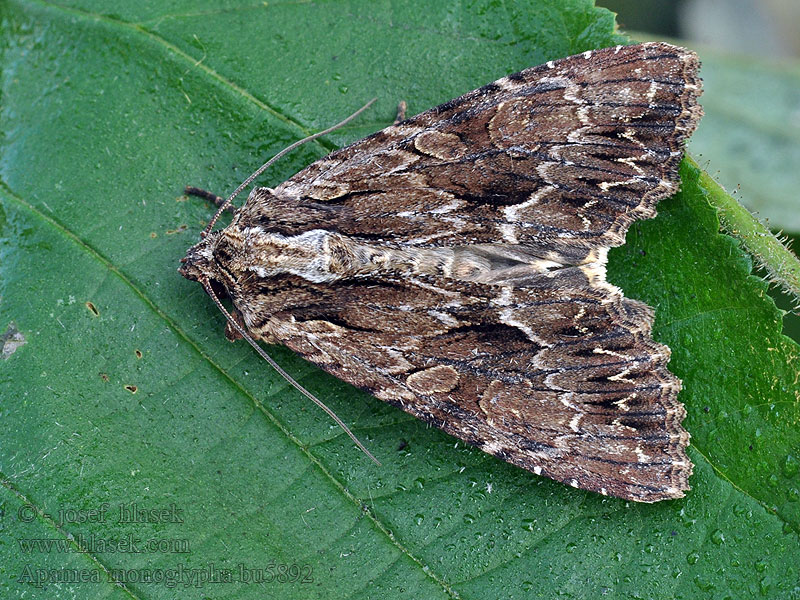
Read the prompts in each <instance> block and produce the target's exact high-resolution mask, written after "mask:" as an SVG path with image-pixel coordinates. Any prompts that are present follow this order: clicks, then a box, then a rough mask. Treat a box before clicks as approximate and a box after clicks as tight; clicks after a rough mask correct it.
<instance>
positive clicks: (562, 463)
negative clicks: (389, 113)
mask: <svg viewBox="0 0 800 600" xmlns="http://www.w3.org/2000/svg"><path fill="white" fill-rule="evenodd" d="M697 70H698V61H697V57H696V56H695V54H693V53H692V52H689V51H687V50H684V49H682V48H677V47H675V46H672V45H669V44H666V43H647V44H639V45H632V46H618V47H615V48H606V49H604V50H597V51H590V52H584V53H583V54H579V55H576V56H571V57H568V58H565V59H562V60H556V61H551V62H548V63H547V64H545V65H541V66H538V67H533V68H530V69H526V70H524V71H521V72H520V73H515V74H513V75H509V76H508V77H504V78H502V79H499V80H497V81H495V82H494V83H490V84H489V85H486V86H484V87H482V88H480V89H477V90H474V91H472V92H469V93H467V94H465V95H464V96H461V97H460V98H457V99H455V100H452V101H450V102H447V103H445V104H442V105H441V106H437V107H436V108H432V109H430V110H428V111H426V112H424V113H422V114H419V115H417V116H416V117H413V118H410V119H407V120H405V121H402V122H399V123H396V124H395V125H392V126H390V127H387V128H386V129H383V130H381V131H379V132H377V133H375V134H373V135H371V136H369V137H367V138H364V139H362V140H360V141H358V142H355V143H354V144H352V145H351V146H348V147H346V148H343V149H341V150H338V151H336V152H333V153H332V154H330V155H329V156H327V157H325V158H323V159H321V160H318V161H317V162H315V163H313V164H311V165H310V166H308V167H307V168H305V169H303V170H302V171H300V172H299V173H297V174H296V175H295V176H294V177H292V178H291V179H289V180H288V181H285V182H284V183H282V184H280V185H279V186H277V187H275V188H274V189H270V188H263V187H262V188H256V189H254V190H253V191H252V193H251V194H250V197H249V198H248V200H247V203H246V204H245V206H244V207H242V208H241V209H239V210H238V211H236V213H235V215H234V217H233V220H232V222H231V224H230V225H228V226H227V227H226V228H225V229H223V230H219V231H214V232H211V233H209V234H208V235H207V236H206V237H205V238H204V239H203V240H202V241H201V242H200V243H199V244H197V245H195V246H194V247H192V248H191V249H190V250H189V251H188V253H187V256H186V258H185V259H184V265H183V266H182V268H181V272H182V274H183V275H185V276H186V277H188V278H189V279H193V280H198V281H201V282H203V283H204V285H205V286H206V289H207V290H208V291H209V292H210V293H213V292H216V293H217V294H219V295H224V296H227V297H229V298H230V299H231V301H232V304H233V311H232V313H233V314H232V321H233V326H231V322H230V321H229V325H228V333H229V337H240V335H241V333H243V332H244V331H246V332H247V333H249V335H250V336H252V337H253V338H255V339H258V340H263V341H265V342H267V343H269V344H283V345H285V346H288V347H289V348H291V349H292V350H294V351H295V352H297V353H299V354H300V355H302V356H303V357H305V358H306V359H308V360H310V361H311V362H313V363H315V364H317V365H319V366H320V367H322V368H323V369H325V370H326V371H328V372H330V373H332V374H334V375H336V376H337V377H340V378H341V379H343V380H345V381H348V382H350V383H352V384H354V385H356V386H358V387H360V388H362V389H365V390H368V391H369V392H370V393H372V394H374V395H375V396H377V397H378V398H380V399H381V400H385V401H387V402H389V403H391V404H393V405H395V406H398V407H400V408H402V409H403V410H405V411H407V412H409V413H411V414H412V415H414V416H416V417H418V418H420V419H422V420H424V421H426V422H428V423H430V424H432V425H435V426H436V427H439V428H441V429H443V430H444V431H446V432H447V433H449V434H451V435H453V436H456V437H457V438H460V439H462V440H464V441H465V442H467V443H469V444H473V445H475V446H477V447H479V448H481V449H482V450H484V451H486V452H488V453H490V454H493V455H495V456H497V457H499V458H502V459H503V460H506V461H508V462H510V463H513V464H515V465H518V466H520V467H522V468H524V469H528V470H530V471H533V472H534V473H536V474H539V475H544V476H547V477H551V478H553V479H556V480H558V481H562V482H565V483H567V484H570V485H572V486H575V487H578V488H583V489H587V490H592V491H595V492H599V493H601V494H608V495H611V496H618V497H621V498H627V499H630V500H636V501H641V502H654V501H657V500H663V499H667V498H677V497H680V496H683V493H684V491H685V490H687V489H688V488H689V486H688V483H687V479H688V477H689V475H690V473H691V470H692V464H691V462H690V461H689V459H688V457H687V455H686V446H687V445H688V441H689V434H688V433H687V432H686V431H685V430H684V428H683V427H682V425H681V421H682V420H683V418H684V416H685V410H684V408H683V405H682V404H681V403H680V402H679V401H678V400H677V395H678V391H679V389H680V381H679V380H678V379H677V378H676V377H675V376H674V375H672V374H671V373H670V372H669V371H668V370H667V362H668V361H669V357H670V351H669V348H667V347H666V346H664V345H662V344H659V343H657V342H655V341H653V339H652V337H651V325H652V321H653V310H652V309H651V308H650V307H649V306H647V305H645V304H643V303H642V302H639V301H636V300H631V299H628V298H625V297H624V296H623V294H622V292H621V291H620V290H619V289H618V288H617V287H615V286H614V285H611V284H609V283H608V282H607V281H606V268H605V267H606V255H607V252H608V249H609V248H610V247H612V246H619V245H621V244H623V243H624V241H625V233H626V231H627V229H628V227H629V226H630V224H631V223H632V222H633V221H635V220H637V219H647V218H651V217H653V216H655V214H656V203H657V202H658V201H659V200H660V199H662V198H665V197H666V196H669V195H671V194H673V193H675V192H676V191H677V189H678V186H679V182H680V180H679V176H678V165H679V163H680V160H681V155H682V152H683V146H684V142H685V140H686V139H687V137H688V136H689V135H691V133H692V132H693V131H694V129H695V127H696V125H697V122H698V119H699V118H700V116H701V114H702V110H701V108H700V106H699V105H698V103H697V97H698V96H699V94H700V92H701V85H700V79H699V78H698V75H697ZM220 306H221V305H220Z"/></svg>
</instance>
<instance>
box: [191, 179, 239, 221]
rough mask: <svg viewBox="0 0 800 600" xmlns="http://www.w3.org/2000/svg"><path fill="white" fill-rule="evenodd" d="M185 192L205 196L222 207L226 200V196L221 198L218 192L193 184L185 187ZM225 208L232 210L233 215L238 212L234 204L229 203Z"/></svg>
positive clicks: (199, 196)
mask: <svg viewBox="0 0 800 600" xmlns="http://www.w3.org/2000/svg"><path fill="white" fill-rule="evenodd" d="M183 193H184V194H187V195H188V196H197V197H198V198H203V199H205V200H208V201H210V202H213V203H214V205H215V206H217V207H220V206H222V204H223V202H225V198H220V197H219V196H217V195H216V194H214V193H212V192H209V191H208V190H202V189H200V188H196V187H193V186H191V185H187V186H186V187H185V188H184V189H183ZM225 210H227V211H228V212H230V213H231V214H232V215H235V214H236V211H237V208H236V207H235V206H233V204H229V205H228V206H226V207H225Z"/></svg>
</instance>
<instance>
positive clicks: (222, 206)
mask: <svg viewBox="0 0 800 600" xmlns="http://www.w3.org/2000/svg"><path fill="white" fill-rule="evenodd" d="M376 100H377V98H373V99H372V100H370V101H369V102H367V103H366V104H365V105H364V106H362V107H361V108H359V109H358V110H357V111H356V112H354V113H353V114H352V115H350V116H349V117H347V118H346V119H344V120H343V121H339V122H338V123H336V125H333V126H331V127H328V128H327V129H325V130H323V131H320V132H318V133H314V134H312V135H309V136H308V137H304V138H303V139H302V140H297V141H296V142H295V143H293V144H291V145H289V146H287V147H286V148H284V149H283V150H281V151H280V152H278V153H277V154H276V155H275V156H273V157H272V158H270V159H269V160H268V161H267V162H265V163H264V164H263V165H261V166H260V167H259V168H258V169H256V170H255V172H254V173H253V174H252V175H250V177H248V178H247V179H245V180H244V181H243V182H242V183H241V184H240V185H239V187H237V188H236V189H235V190H234V192H233V193H232V194H231V195H230V196H228V198H227V200H225V202H223V203H222V204H220V206H219V209H218V210H217V212H216V214H215V215H214V217H213V218H212V219H211V221H210V222H209V223H208V225H207V226H206V228H205V229H204V230H203V233H201V234H200V237H203V238H204V237H206V236H207V235H208V232H209V231H211V228H212V227H214V224H215V223H216V222H217V219H219V216H220V215H221V214H222V213H223V211H224V210H225V209H227V208H228V206H230V204H231V202H233V199H234V198H236V196H238V195H239V193H240V192H241V191H242V190H243V189H244V188H246V187H247V186H248V185H250V184H251V183H252V182H253V180H254V179H255V178H256V177H258V176H259V175H261V174H262V173H263V172H264V171H266V170H267V168H268V167H269V166H270V165H271V164H272V163H274V162H275V161H276V160H278V159H279V158H280V157H281V156H283V155H284V154H286V153H287V152H291V151H292V150H294V149H295V148H297V147H298V146H302V145H303V144H305V143H306V142H310V141H311V140H315V139H317V138H318V137H322V136H323V135H326V134H328V133H330V132H331V131H334V130H336V129H339V127H342V126H344V125H347V124H348V123H349V122H350V121H352V120H353V119H355V118H356V117H357V116H358V115H360V114H361V113H362V112H364V111H365V110H367V109H368V108H369V107H370V106H372V105H373V103H374V102H375V101H376Z"/></svg>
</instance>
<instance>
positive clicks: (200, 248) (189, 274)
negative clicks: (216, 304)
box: [178, 231, 236, 297]
mask: <svg viewBox="0 0 800 600" xmlns="http://www.w3.org/2000/svg"><path fill="white" fill-rule="evenodd" d="M223 234H224V232H223V231H212V232H211V233H209V234H208V235H207V236H206V237H205V238H203V239H202V240H201V241H200V242H198V243H197V244H195V245H194V246H192V247H191V248H189V250H187V251H186V256H185V257H183V258H182V259H181V266H180V268H179V269H178V273H180V274H181V275H183V276H184V277H186V279H189V280H191V281H199V282H200V283H203V282H204V281H207V282H208V283H209V284H211V286H212V287H213V288H214V291H215V293H216V294H217V295H218V296H219V297H225V296H231V297H232V296H233V294H232V293H231V292H232V291H233V289H234V288H235V287H236V281H235V279H234V278H233V276H232V274H231V272H230V269H229V266H230V265H229V264H226V263H228V262H229V261H230V256H229V255H228V253H227V252H225V251H223V250H221V248H220V246H224V244H221V243H220V242H221V241H222V238H223Z"/></svg>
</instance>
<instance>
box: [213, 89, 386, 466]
mask: <svg viewBox="0 0 800 600" xmlns="http://www.w3.org/2000/svg"><path fill="white" fill-rule="evenodd" d="M370 104H371V102H370ZM367 106H369V104H368V105H367ZM364 108H366V106H365V107H364ZM361 110H364V109H363V108H362V109H361ZM359 112H360V111H359ZM356 114H358V113H356ZM353 116H355V114H354V115H352V116H351V117H350V118H352V117H353ZM342 123H344V121H342ZM342 123H340V125H341V124H342ZM200 283H202V284H203V287H204V288H205V290H206V293H207V294H208V295H209V296H211V299H212V300H213V301H214V304H216V305H217V308H219V309H220V310H221V311H222V314H224V315H225V318H226V319H227V320H228V323H230V324H231V326H232V327H233V328H234V329H235V330H236V331H237V332H239V334H240V335H241V336H242V337H243V338H244V339H246V340H247V343H249V344H250V345H251V346H252V347H253V348H255V351H256V352H258V355H259V356H260V357H261V358H263V359H264V360H265V361H267V363H269V366H271V367H272V368H273V369H275V370H276V371H277V372H278V374H279V375H280V376H281V377H283V378H284V379H285V380H286V381H288V382H289V383H290V384H292V386H294V388H295V389H296V390H298V391H299V392H300V393H301V394H303V395H304V396H305V397H306V398H308V399H309V400H311V401H312V402H313V403H314V404H316V405H317V406H319V407H320V408H321V409H322V410H324V411H325V412H326V413H327V414H328V416H329V417H330V418H331V419H333V420H334V421H335V422H336V424H337V425H338V426H339V427H341V428H342V430H343V431H344V432H345V433H346V434H347V435H348V436H350V439H351V440H353V442H355V444H356V446H358V447H359V449H360V450H361V451H362V452H363V453H364V454H366V455H367V456H369V458H370V459H371V460H372V462H374V463H375V464H376V465H378V466H380V465H381V463H380V461H379V460H378V459H377V458H375V457H374V456H373V455H372V452H370V451H369V450H367V448H366V446H364V444H362V443H361V441H360V440H359V439H358V438H357V437H356V436H355V435H354V434H353V432H352V431H350V429H349V428H348V427H347V425H345V424H344V421H342V420H341V419H340V418H339V417H338V416H337V415H336V413H335V412H333V411H332V410H331V409H330V408H328V407H327V406H326V405H325V404H324V403H323V402H322V400H320V399H319V398H317V397H316V396H315V395H314V394H312V393H311V392H309V391H308V390H307V389H306V388H304V387H303V386H302V385H300V384H299V383H297V381H295V379H294V378H293V377H292V376H291V375H289V373H287V372H286V371H284V370H283V368H282V367H281V366H280V365H279V364H278V363H276V362H275V359H273V358H272V357H271V356H270V355H269V354H267V352H266V350H264V349H263V348H262V347H261V346H259V345H258V344H257V343H256V341H255V340H254V339H253V338H251V337H250V334H248V333H247V332H246V331H245V330H244V328H243V327H242V326H241V325H239V323H237V322H236V320H235V319H234V318H233V317H232V316H231V314H230V313H229V312H228V309H226V308H225V307H224V306H223V305H222V302H220V300H219V298H217V295H216V294H215V293H214V290H213V289H212V288H211V284H210V283H209V282H208V279H203V280H202V281H201V282H200Z"/></svg>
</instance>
